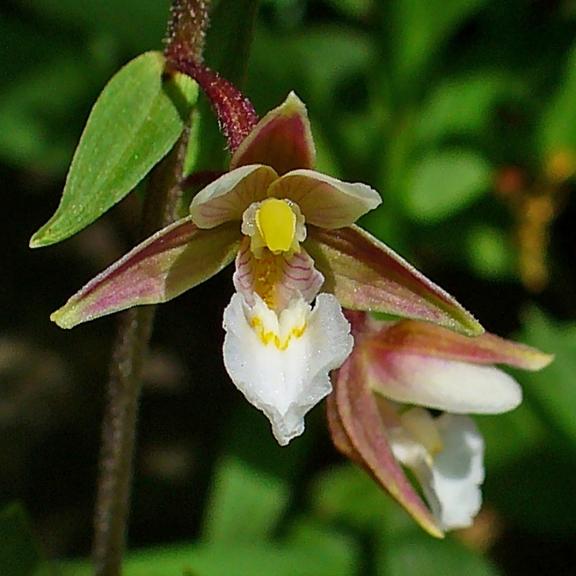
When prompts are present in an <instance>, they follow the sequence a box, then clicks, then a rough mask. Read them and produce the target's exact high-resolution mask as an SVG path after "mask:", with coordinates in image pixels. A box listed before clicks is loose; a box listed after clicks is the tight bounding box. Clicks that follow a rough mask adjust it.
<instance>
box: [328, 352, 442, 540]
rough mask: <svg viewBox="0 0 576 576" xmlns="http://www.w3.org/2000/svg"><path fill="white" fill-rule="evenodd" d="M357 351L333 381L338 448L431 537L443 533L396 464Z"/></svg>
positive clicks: (333, 427)
mask: <svg viewBox="0 0 576 576" xmlns="http://www.w3.org/2000/svg"><path fill="white" fill-rule="evenodd" d="M361 362H362V359H361V356H360V355H359V354H358V353H357V351H356V350H354V351H353V353H352V355H351V356H350V357H349V358H348V359H347V360H346V362H345V363H344V364H343V365H342V366H341V368H340V369H339V370H338V371H337V372H336V375H335V377H334V378H333V384H334V391H333V393H332V394H331V395H330V396H329V397H328V411H329V414H330V416H329V419H328V423H329V425H330V426H331V432H332V437H333V439H334V440H335V441H336V446H337V448H339V449H341V450H342V451H343V452H344V453H345V454H346V455H348V456H350V457H351V458H353V459H354V460H355V461H357V462H359V463H360V464H361V465H362V466H363V467H364V468H365V469H366V470H367V471H368V472H369V473H370V475H371V476H373V477H374V479H375V480H376V481H377V482H378V483H379V484H380V485H381V486H382V487H383V488H385V489H386V490H387V491H388V492H389V493H390V494H391V495H392V496H393V497H394V498H395V499H396V500H397V501H398V502H399V503H400V504H401V505H402V506H403V507H404V508H405V509H406V511H407V512H408V513H409V514H410V515H411V516H412V517H413V518H414V519H415V520H416V521H417V522H418V523H419V524H420V525H421V526H422V528H424V530H426V531H427V532H429V533H430V534H431V535H433V536H436V537H438V538H441V537H442V536H443V533H442V530H441V529H440V527H439V526H438V523H437V522H436V520H435V518H434V516H433V515H432V513H431V512H430V510H429V509H428V507H427V506H426V505H425V504H424V502H423V501H422V499H421V498H420V496H419V495H418V493H417V492H416V491H415V490H414V488H413V487H412V485H411V484H410V482H409V480H408V479H407V477H406V475H405V473H404V471H403V470H402V467H401V466H400V464H399V463H398V461H397V460H396V458H395V456H394V454H393V453H392V449H391V447H390V444H389V440H388V437H387V433H386V427H385V426H386V425H385V422H384V420H383V419H382V417H381V415H380V410H379V407H378V404H377V399H376V397H375V396H374V394H373V393H372V391H371V390H370V389H369V388H368V386H367V385H366V383H365V377H364V373H363V370H362V367H361V365H360V364H361Z"/></svg>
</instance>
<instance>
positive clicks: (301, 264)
mask: <svg viewBox="0 0 576 576" xmlns="http://www.w3.org/2000/svg"><path fill="white" fill-rule="evenodd" d="M261 278H264V281H261V280H259V279H261ZM233 280H234V286H235V288H236V290H237V291H238V292H240V293H241V294H242V295H243V296H244V298H245V299H246V302H248V303H249V304H250V305H253V304H254V300H253V294H254V292H258V293H259V294H260V296H261V297H262V298H263V299H264V300H265V301H266V302H267V303H268V304H269V305H271V306H272V307H273V308H274V309H276V310H282V309H283V308H285V307H286V306H287V305H288V304H289V302H290V300H292V299H293V298H294V297H296V296H298V295H301V296H302V298H304V300H305V301H306V302H308V303H310V302H312V300H314V298H315V297H316V294H318V291H319V290H320V287H321V286H322V284H323V283H324V276H322V274H321V273H320V272H318V270H316V268H315V267H314V261H313V260H312V258H310V256H309V255H308V254H307V253H306V251H305V250H301V251H300V252H299V253H295V254H293V255H291V256H288V257H287V256H285V255H281V254H279V255H277V256H274V255H271V254H270V255H269V256H267V257H265V258H261V259H258V258H256V257H255V256H254V255H253V254H252V252H251V250H250V239H249V238H244V240H243V241H242V244H241V246H240V250H239V251H238V255H237V257H236V272H235V273H234V277H233Z"/></svg>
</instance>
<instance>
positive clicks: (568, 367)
mask: <svg viewBox="0 0 576 576" xmlns="http://www.w3.org/2000/svg"><path fill="white" fill-rule="evenodd" d="M522 340H523V341H525V342H527V343H528V344H531V345H532V346H535V347H537V348H540V349H541V350H544V351H546V352H549V353H552V354H555V355H556V358H555V360H554V361H553V362H552V364H550V366H548V367H547V368H546V369H544V370H542V371H541V372H534V373H522V374H517V375H516V376H517V378H518V379H519V380H520V381H521V382H522V384H523V388H524V391H525V395H526V401H527V402H528V403H529V404H530V405H531V406H532V407H533V408H534V410H535V411H536V412H537V413H539V414H540V415H541V417H542V418H543V420H544V421H545V423H546V425H547V426H548V427H550V429H553V430H556V431H558V432H559V433H560V434H561V436H562V437H563V438H564V440H567V441H568V442H569V445H570V446H572V447H573V446H575V445H576V444H575V443H576V418H574V415H575V414H576V386H575V385H574V374H576V324H574V323H572V324H560V323H556V322H554V321H553V320H552V319H551V318H548V317H547V316H546V315H545V314H544V313H543V312H540V311H539V310H537V309H533V310H531V311H530V313H529V314H528V315H527V317H526V322H525V325H524V330H523V334H522Z"/></svg>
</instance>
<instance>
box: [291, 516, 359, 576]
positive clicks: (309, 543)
mask: <svg viewBox="0 0 576 576" xmlns="http://www.w3.org/2000/svg"><path fill="white" fill-rule="evenodd" d="M285 543H286V544H290V545H291V546H294V547H295V548H298V549H299V550H302V551H304V550H310V553H311V554H320V553H321V554H326V557H328V558H331V559H332V560H333V562H334V564H335V565H338V566H340V567H341V570H342V573H344V574H349V573H350V574H353V573H357V572H355V571H354V566H355V565H356V563H357V561H358V556H359V550H358V546H357V545H356V543H355V542H354V541H353V540H352V538H351V537H350V536H348V535H345V534H342V533H340V532H336V531H335V530H329V529H327V528H326V526H325V525H324V524H322V523H320V522H318V521H314V520H312V519H310V518H308V517H303V518H299V519H298V520H297V521H296V522H295V523H294V524H293V525H292V526H290V529H289V531H288V534H287V536H286V539H285Z"/></svg>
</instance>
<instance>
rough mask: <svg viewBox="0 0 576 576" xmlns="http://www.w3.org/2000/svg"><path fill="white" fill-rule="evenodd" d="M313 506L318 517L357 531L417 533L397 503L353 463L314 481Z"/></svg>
mask: <svg viewBox="0 0 576 576" xmlns="http://www.w3.org/2000/svg"><path fill="white" fill-rule="evenodd" d="M312 507H313V509H314V511H315V512H316V514H317V516H318V517H319V518H322V519H323V520H328V521H330V522H334V523H340V524H341V523H344V524H345V525H347V526H350V527H352V528H354V529H356V530H362V531H366V530H369V531H374V532H378V533H380V532H386V533H387V532H390V533H391V534H397V533H400V532H405V531H410V532H411V531H413V530H414V529H416V530H420V529H419V528H418V527H417V525H416V523H415V522H414V520H413V519H412V518H411V517H410V516H409V515H408V514H407V512H405V510H404V509H403V508H402V507H401V506H400V504H398V503H397V502H396V501H394V500H392V498H391V497H390V496H388V494H387V493H386V492H384V490H383V489H382V488H380V487H379V486H378V485H377V484H376V482H375V481H374V480H372V478H370V476H368V474H366V472H364V471H363V470H360V469H359V468H357V467H356V466H353V465H352V464H345V465H342V466H339V467H337V468H334V469H332V470H330V471H329V472H326V473H324V474H323V475H321V476H320V477H319V478H318V479H317V480H316V482H315V484H314V486H313V489H312Z"/></svg>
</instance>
